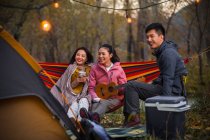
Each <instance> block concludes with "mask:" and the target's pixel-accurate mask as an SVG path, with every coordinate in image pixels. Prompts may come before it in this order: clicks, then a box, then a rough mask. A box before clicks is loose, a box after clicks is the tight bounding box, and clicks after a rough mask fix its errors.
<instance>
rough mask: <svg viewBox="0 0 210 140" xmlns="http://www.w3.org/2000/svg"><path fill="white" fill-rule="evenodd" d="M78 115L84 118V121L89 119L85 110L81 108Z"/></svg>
mask: <svg viewBox="0 0 210 140" xmlns="http://www.w3.org/2000/svg"><path fill="white" fill-rule="evenodd" d="M79 114H80V117H81V118H85V119H89V120H90V115H89V113H88V111H87V109H86V108H81V109H80V110H79Z"/></svg>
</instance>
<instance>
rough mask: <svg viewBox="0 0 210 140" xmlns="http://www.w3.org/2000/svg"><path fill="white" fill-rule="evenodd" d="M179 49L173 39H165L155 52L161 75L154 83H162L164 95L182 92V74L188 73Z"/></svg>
mask: <svg viewBox="0 0 210 140" xmlns="http://www.w3.org/2000/svg"><path fill="white" fill-rule="evenodd" d="M177 49H178V48H177V45H176V44H174V43H173V42H172V41H164V42H163V43H162V45H161V46H160V48H158V49H156V50H155V52H154V55H155V56H156V57H157V63H158V66H159V69H160V75H159V77H158V79H157V80H155V81H154V82H153V84H160V85H162V87H163V91H162V94H163V95H181V94H182V88H183V87H182V84H181V76H183V75H186V74H187V69H186V67H185V65H184V62H183V59H182V58H181V56H180V55H179V53H178V51H177Z"/></svg>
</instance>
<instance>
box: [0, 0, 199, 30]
mask: <svg viewBox="0 0 210 140" xmlns="http://www.w3.org/2000/svg"><path fill="white" fill-rule="evenodd" d="M59 1H61V0H52V1H48V2H47V3H44V4H42V5H39V6H33V7H20V6H15V5H8V4H1V3H0V7H6V8H16V9H22V10H38V11H40V10H41V9H42V8H44V7H46V6H49V5H52V6H53V7H54V8H56V9H57V8H59V7H60V4H59ZM72 1H73V2H76V3H79V4H82V5H85V6H89V7H93V8H101V9H108V10H122V11H125V17H126V19H127V22H128V23H129V24H130V23H131V22H132V18H131V16H130V14H128V11H131V10H143V9H147V8H149V7H153V6H157V5H160V4H163V3H166V2H169V1H170V0H165V1H162V2H159V3H153V4H151V5H147V6H144V7H136V8H111V7H104V6H97V5H92V4H88V3H85V2H82V1H78V0H72ZM200 2H201V0H195V4H197V5H198V4H199V3H200ZM40 25H41V29H42V30H43V31H46V32H48V31H50V29H51V28H52V26H51V23H50V22H49V21H48V20H46V19H43V20H42V21H41V24H40Z"/></svg>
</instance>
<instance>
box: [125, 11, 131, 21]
mask: <svg viewBox="0 0 210 140" xmlns="http://www.w3.org/2000/svg"><path fill="white" fill-rule="evenodd" d="M125 17H126V20H127V22H128V23H129V24H130V23H132V18H131V16H130V15H129V13H128V11H127V10H126V11H125Z"/></svg>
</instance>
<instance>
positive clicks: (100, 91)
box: [95, 82, 119, 99]
mask: <svg viewBox="0 0 210 140" xmlns="http://www.w3.org/2000/svg"><path fill="white" fill-rule="evenodd" d="M118 88H119V86H117V85H116V84H115V83H114V82H111V83H109V84H98V85H96V87H95V92H96V94H97V95H98V97H99V98H102V99H108V98H110V97H112V96H114V95H118Z"/></svg>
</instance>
